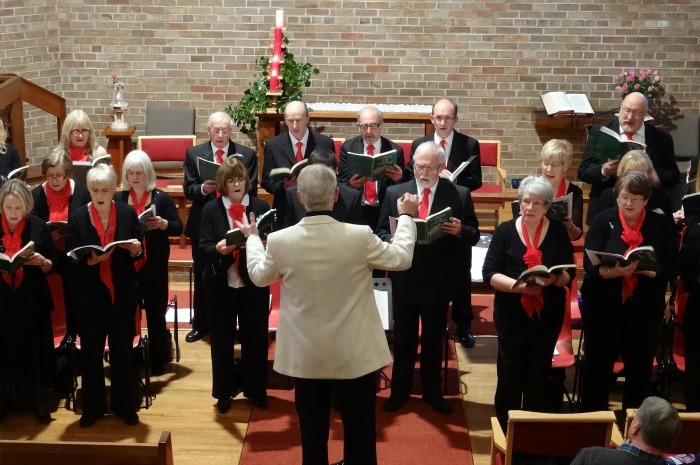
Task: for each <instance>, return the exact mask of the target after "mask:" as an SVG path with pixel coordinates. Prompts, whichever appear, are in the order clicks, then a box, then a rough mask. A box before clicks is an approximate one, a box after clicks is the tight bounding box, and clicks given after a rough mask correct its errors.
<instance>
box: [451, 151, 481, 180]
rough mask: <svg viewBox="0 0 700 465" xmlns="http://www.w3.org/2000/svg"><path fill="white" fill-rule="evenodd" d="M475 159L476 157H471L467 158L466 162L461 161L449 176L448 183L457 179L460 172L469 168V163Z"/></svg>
mask: <svg viewBox="0 0 700 465" xmlns="http://www.w3.org/2000/svg"><path fill="white" fill-rule="evenodd" d="M475 158H476V155H472V156H471V157H469V159H468V160H467V161H463V162H462V163H460V164H459V166H458V167H457V168H455V170H454V171H453V172H452V175H451V176H450V181H452V182H455V180H456V179H457V176H459V175H460V174H462V171H464V168H466V167H467V166H469V163H471V162H473V161H474V159H475Z"/></svg>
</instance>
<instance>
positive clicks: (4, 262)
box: [0, 241, 34, 274]
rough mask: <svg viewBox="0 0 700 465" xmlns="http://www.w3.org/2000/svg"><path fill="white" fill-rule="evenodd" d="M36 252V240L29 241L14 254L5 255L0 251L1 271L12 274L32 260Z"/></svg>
mask: <svg viewBox="0 0 700 465" xmlns="http://www.w3.org/2000/svg"><path fill="white" fill-rule="evenodd" d="M33 253H34V242H33V241H29V242H27V245H25V246H24V247H22V248H21V249H19V250H18V251H17V253H15V254H14V255H12V256H11V257H10V256H9V255H5V253H0V272H3V273H8V274H12V273H14V272H15V271H17V270H18V269H19V267H21V266H22V265H24V264H25V263H26V262H28V261H29V260H30V257H31V256H32V254H33Z"/></svg>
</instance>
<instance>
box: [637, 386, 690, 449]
mask: <svg viewBox="0 0 700 465" xmlns="http://www.w3.org/2000/svg"><path fill="white" fill-rule="evenodd" d="M635 418H636V419H637V422H638V423H639V428H640V430H641V432H642V439H643V440H644V442H645V443H647V444H648V445H650V446H651V447H654V448H655V449H659V450H661V451H663V452H668V451H669V450H670V449H671V448H672V447H673V444H674V443H675V442H676V439H677V438H678V435H679V434H680V432H681V419H680V417H679V416H678V411H677V410H676V409H675V408H674V407H673V405H671V404H670V403H668V401H666V400H665V399H662V398H661V397H655V396H651V397H647V398H646V399H644V402H642V405H641V406H640V407H639V409H637V413H636V414H635Z"/></svg>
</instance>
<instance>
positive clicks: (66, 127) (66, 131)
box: [56, 110, 107, 161]
mask: <svg viewBox="0 0 700 465" xmlns="http://www.w3.org/2000/svg"><path fill="white" fill-rule="evenodd" d="M56 148H57V149H63V150H65V151H66V152H68V154H69V155H70V158H71V160H73V161H90V160H92V159H93V158H95V157H101V156H102V155H107V151H106V150H105V149H104V147H102V146H100V145H98V144H97V141H96V139H95V131H94V130H93V126H92V121H90V117H89V116H88V115H87V113H85V112H84V111H83V110H73V111H71V112H70V113H68V116H66V120H65V121H64V122H63V127H61V138H60V140H59V142H58V147H56Z"/></svg>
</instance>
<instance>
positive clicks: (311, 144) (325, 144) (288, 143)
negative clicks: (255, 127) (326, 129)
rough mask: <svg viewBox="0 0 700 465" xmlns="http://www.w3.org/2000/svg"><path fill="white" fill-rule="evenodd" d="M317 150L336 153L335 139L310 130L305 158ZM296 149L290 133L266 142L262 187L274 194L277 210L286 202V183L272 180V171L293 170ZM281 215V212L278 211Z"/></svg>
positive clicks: (274, 204)
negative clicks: (279, 204)
mask: <svg viewBox="0 0 700 465" xmlns="http://www.w3.org/2000/svg"><path fill="white" fill-rule="evenodd" d="M317 148H322V149H328V150H331V151H335V150H334V147H333V139H331V138H330V137H328V136H324V135H323V134H320V133H318V132H316V131H312V130H311V129H309V138H308V139H307V141H306V150H304V158H308V157H309V155H311V152H313V151H314V150H315V149H317ZM296 151H297V149H296V147H292V140H291V139H290V136H289V133H288V132H285V133H282V134H280V135H279V136H276V137H273V138H272V139H270V140H268V141H266V142H265V162H264V165H263V177H262V182H261V184H262V186H263V188H265V190H266V191H267V192H268V193H270V194H272V195H273V197H274V199H273V202H272V208H277V204H278V203H279V202H283V201H284V183H283V182H282V181H273V180H272V179H270V171H272V169H273V168H291V167H292V166H294V164H295V163H296ZM278 213H279V211H278Z"/></svg>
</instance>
